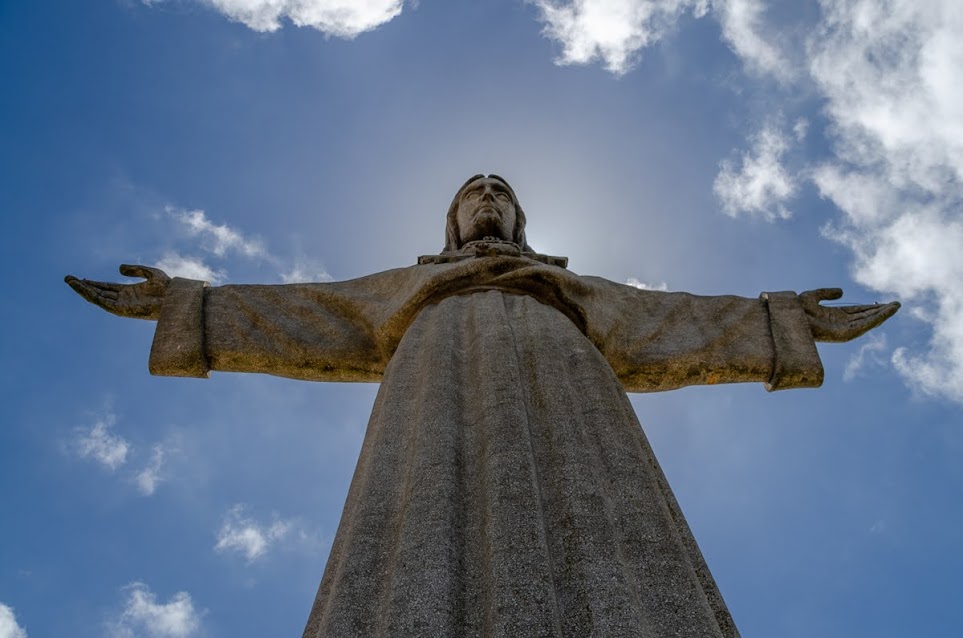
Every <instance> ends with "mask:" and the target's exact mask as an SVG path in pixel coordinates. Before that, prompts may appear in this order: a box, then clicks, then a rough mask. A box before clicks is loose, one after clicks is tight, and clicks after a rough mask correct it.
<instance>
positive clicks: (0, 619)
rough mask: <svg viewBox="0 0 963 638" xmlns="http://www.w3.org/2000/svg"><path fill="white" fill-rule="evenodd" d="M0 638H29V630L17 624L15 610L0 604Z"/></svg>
mask: <svg viewBox="0 0 963 638" xmlns="http://www.w3.org/2000/svg"><path fill="white" fill-rule="evenodd" d="M0 638H27V630H26V629H24V628H23V627H21V626H20V625H18V624H17V617H16V616H15V615H14V613H13V609H11V608H10V607H7V606H6V605H4V604H3V603H0Z"/></svg>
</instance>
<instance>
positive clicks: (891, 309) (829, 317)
mask: <svg viewBox="0 0 963 638" xmlns="http://www.w3.org/2000/svg"><path fill="white" fill-rule="evenodd" d="M842 296H843V291H842V289H840V288H820V289H818V290H809V291H806V292H803V293H800V295H799V301H800V303H802V307H803V310H805V311H806V317H807V318H808V319H809V329H810V330H811V331H812V335H813V339H815V340H816V341H832V342H837V343H839V342H842V341H849V340H850V339H855V338H856V337H858V336H860V335H861V334H863V333H865V332H868V331H870V330H872V329H873V328H875V327H876V326H878V325H879V324H881V323H883V322H884V321H886V320H887V319H889V318H890V317H892V316H893V315H894V314H895V313H896V311H897V310H899V306H900V304H899V302H898V301H893V302H891V303H885V304H872V305H868V306H837V307H835V308H833V307H829V306H822V305H820V304H819V302H820V301H825V300H830V299H839V298H840V297H842Z"/></svg>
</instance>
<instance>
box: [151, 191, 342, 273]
mask: <svg viewBox="0 0 963 638" xmlns="http://www.w3.org/2000/svg"><path fill="white" fill-rule="evenodd" d="M165 211H166V213H167V215H166V217H167V218H169V219H173V220H174V221H175V222H176V224H177V227H178V228H179V229H180V230H181V231H182V233H185V234H186V236H187V237H188V238H190V239H191V240H192V241H191V244H192V245H191V246H189V247H186V246H185V247H182V249H180V250H169V251H167V252H166V253H164V256H163V257H162V258H161V259H160V260H159V261H157V262H155V263H154V266H155V267H156V268H160V269H161V270H163V271H164V272H165V273H167V274H168V275H170V276H172V277H184V278H186V279H197V280H200V281H206V282H208V283H211V284H214V285H218V284H222V283H225V282H226V281H227V278H228V274H227V269H226V268H225V267H215V266H212V265H211V264H210V262H209V260H213V261H215V262H224V261H226V260H229V259H232V258H242V259H249V260H254V261H255V262H259V263H263V264H268V265H270V266H271V267H272V268H276V269H277V270H276V271H275V272H276V273H277V275H276V276H277V277H278V279H279V280H280V281H281V282H282V283H286V284H291V283H303V282H326V281H332V280H333V277H332V276H331V275H330V274H328V272H327V271H326V270H325V268H324V266H323V265H321V263H320V262H318V261H316V260H314V259H311V258H309V257H306V256H303V255H300V256H298V257H296V258H295V259H293V265H291V266H290V267H286V266H285V264H290V263H291V262H292V260H291V259H290V258H285V259H282V258H280V257H278V256H276V255H274V254H272V253H271V252H270V251H269V250H268V249H267V247H266V246H265V245H264V242H263V241H261V240H260V239H259V238H257V237H250V236H248V235H246V234H245V233H244V232H243V231H241V230H240V229H239V228H236V227H234V226H231V225H229V224H226V223H224V224H218V223H215V222H213V221H211V219H210V218H209V217H208V216H207V213H205V212H204V211H203V210H200V209H193V210H187V209H184V208H178V207H176V206H167V207H166V208H165ZM191 253H194V254H191ZM197 253H206V255H205V257H199V256H197Z"/></svg>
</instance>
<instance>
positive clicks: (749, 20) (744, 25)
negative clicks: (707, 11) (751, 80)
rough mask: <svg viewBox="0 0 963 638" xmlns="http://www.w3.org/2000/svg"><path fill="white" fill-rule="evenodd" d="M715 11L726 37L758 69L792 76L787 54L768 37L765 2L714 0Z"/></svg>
mask: <svg viewBox="0 0 963 638" xmlns="http://www.w3.org/2000/svg"><path fill="white" fill-rule="evenodd" d="M712 10H713V14H714V15H715V16H716V17H717V18H718V20H719V23H720V25H721V27H722V38H723V40H725V41H726V43H728V44H729V46H730V47H731V48H732V50H733V51H734V52H735V53H736V55H738V56H739V57H741V58H742V60H743V61H744V62H745V64H746V66H747V67H748V68H749V69H750V70H753V71H756V72H758V73H764V74H769V75H773V76H775V77H776V78H778V79H780V80H788V79H790V78H791V77H792V75H793V71H792V67H791V66H790V64H789V61H788V60H787V59H786V57H785V55H784V54H783V53H782V52H781V51H780V50H779V48H778V47H777V46H776V45H775V44H773V42H772V41H770V38H768V37H767V29H766V28H765V26H764V24H763V14H764V13H765V3H764V2H762V1H761V0H712Z"/></svg>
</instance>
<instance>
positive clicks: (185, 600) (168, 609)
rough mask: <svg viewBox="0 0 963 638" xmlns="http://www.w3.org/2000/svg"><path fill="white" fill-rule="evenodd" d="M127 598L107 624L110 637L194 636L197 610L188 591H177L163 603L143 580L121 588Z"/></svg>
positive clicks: (173, 637) (181, 637) (197, 621)
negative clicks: (121, 609) (121, 608)
mask: <svg viewBox="0 0 963 638" xmlns="http://www.w3.org/2000/svg"><path fill="white" fill-rule="evenodd" d="M124 589H125V590H126V592H127V601H126V602H125V605H124V610H123V611H122V612H121V614H120V616H119V617H118V618H116V619H115V620H113V621H112V622H110V623H108V628H109V631H110V635H111V636H113V637H114V638H135V637H137V638H142V637H143V636H149V637H150V638H188V637H189V636H194V635H197V632H198V630H199V629H200V626H201V613H200V612H198V611H197V610H195V609H194V603H193V601H191V597H190V594H188V593H187V592H183V591H182V592H178V593H176V594H174V595H173V596H172V597H171V599H170V601H169V602H167V603H158V602H157V597H156V596H155V595H154V593H153V592H152V591H151V590H150V588H149V587H148V586H147V585H145V584H144V583H131V584H130V585H127V587H125V588H124Z"/></svg>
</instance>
